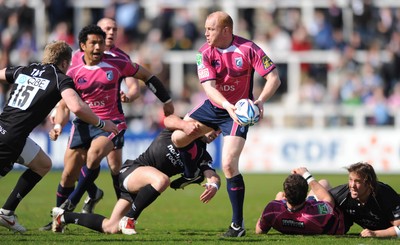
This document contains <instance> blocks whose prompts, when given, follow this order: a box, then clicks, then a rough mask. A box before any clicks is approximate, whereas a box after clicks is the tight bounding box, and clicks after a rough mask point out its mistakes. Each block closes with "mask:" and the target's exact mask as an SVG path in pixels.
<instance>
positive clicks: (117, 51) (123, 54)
mask: <svg viewBox="0 0 400 245" xmlns="http://www.w3.org/2000/svg"><path fill="white" fill-rule="evenodd" d="M107 52H109V53H111V54H113V55H115V56H120V57H122V58H124V59H127V60H130V59H131V57H130V56H129V54H127V53H126V52H125V51H123V50H122V49H120V48H118V47H116V46H113V47H112V48H110V51H106V52H105V53H107Z"/></svg>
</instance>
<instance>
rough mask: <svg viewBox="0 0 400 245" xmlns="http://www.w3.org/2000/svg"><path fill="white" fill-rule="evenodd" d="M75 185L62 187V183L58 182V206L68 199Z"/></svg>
mask: <svg viewBox="0 0 400 245" xmlns="http://www.w3.org/2000/svg"><path fill="white" fill-rule="evenodd" d="M74 189H75V186H72V187H62V186H61V184H58V187H57V198H56V205H57V207H59V206H61V204H63V203H64V202H65V200H67V198H68V196H69V195H70V194H71V193H72V192H73V191H74Z"/></svg>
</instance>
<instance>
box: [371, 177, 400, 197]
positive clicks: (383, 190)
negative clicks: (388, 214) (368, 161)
mask: <svg viewBox="0 0 400 245" xmlns="http://www.w3.org/2000/svg"><path fill="white" fill-rule="evenodd" d="M376 192H377V193H376V194H377V198H379V197H380V196H381V197H382V196H383V197H384V198H386V197H389V196H393V197H396V198H399V199H400V197H399V194H398V193H397V192H396V191H395V190H394V189H393V188H392V187H391V186H390V185H388V184H385V183H383V182H380V181H378V186H377V191H376Z"/></svg>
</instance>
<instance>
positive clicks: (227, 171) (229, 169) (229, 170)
mask: <svg viewBox="0 0 400 245" xmlns="http://www.w3.org/2000/svg"><path fill="white" fill-rule="evenodd" d="M222 171H223V172H224V175H225V177H227V178H231V177H233V176H236V175H238V174H239V170H238V168H237V167H235V166H232V165H231V164H224V165H223V166H222Z"/></svg>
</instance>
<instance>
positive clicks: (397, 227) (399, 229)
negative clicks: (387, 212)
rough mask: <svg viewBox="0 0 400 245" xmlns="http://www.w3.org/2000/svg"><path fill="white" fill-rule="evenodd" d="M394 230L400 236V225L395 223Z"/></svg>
mask: <svg viewBox="0 0 400 245" xmlns="http://www.w3.org/2000/svg"><path fill="white" fill-rule="evenodd" d="M394 231H395V232H396V235H397V237H400V226H398V225H395V226H394Z"/></svg>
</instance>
